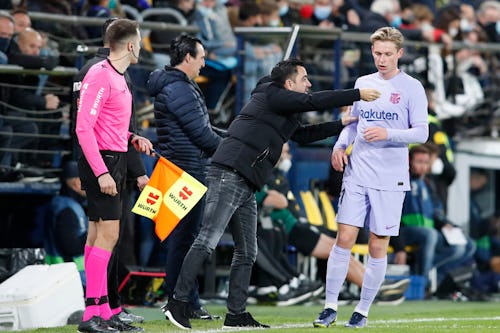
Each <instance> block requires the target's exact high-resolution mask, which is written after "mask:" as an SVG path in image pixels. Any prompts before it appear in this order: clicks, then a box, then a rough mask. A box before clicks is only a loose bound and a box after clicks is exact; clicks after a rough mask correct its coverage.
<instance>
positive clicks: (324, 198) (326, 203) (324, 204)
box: [318, 191, 337, 231]
mask: <svg viewBox="0 0 500 333" xmlns="http://www.w3.org/2000/svg"><path fill="white" fill-rule="evenodd" d="M318 195H319V200H320V203H321V208H322V211H323V217H324V218H325V221H326V227H327V228H328V229H330V230H332V231H337V220H336V219H335V209H334V208H333V205H332V202H331V201H330V198H329V197H328V193H326V191H320V192H319V194H318Z"/></svg>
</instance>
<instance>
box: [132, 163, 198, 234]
mask: <svg viewBox="0 0 500 333" xmlns="http://www.w3.org/2000/svg"><path fill="white" fill-rule="evenodd" d="M206 191H207V187H206V186H205V185H203V184H202V183H200V182H199V181H198V180H196V179H195V178H194V177H193V176H191V175H190V174H188V173H187V172H185V171H184V170H182V169H181V168H179V167H178V166H177V165H175V164H174V163H172V162H170V161H169V160H167V159H166V158H164V157H161V156H160V158H159V159H158V162H157V163H156V166H155V168H154V170H153V173H152V174H151V178H150V179H149V182H148V184H147V185H146V187H144V189H143V190H142V192H141V195H140V196H139V198H138V199H137V202H136V203H135V205H134V208H132V212H134V213H136V214H138V215H142V216H145V217H147V218H150V219H151V220H153V221H154V222H155V223H156V227H155V231H156V235H157V236H158V238H160V239H161V240H162V241H163V240H164V239H165V238H167V237H168V235H169V234H170V232H172V230H174V228H175V227H176V226H177V224H178V223H179V221H180V220H181V219H182V218H183V217H184V216H186V214H187V213H189V211H190V210H191V209H192V208H193V207H194V206H195V205H196V203H197V202H198V201H199V200H200V199H201V197H203V195H204V194H205V192H206Z"/></svg>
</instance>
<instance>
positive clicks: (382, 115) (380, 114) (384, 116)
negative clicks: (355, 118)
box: [359, 109, 399, 121]
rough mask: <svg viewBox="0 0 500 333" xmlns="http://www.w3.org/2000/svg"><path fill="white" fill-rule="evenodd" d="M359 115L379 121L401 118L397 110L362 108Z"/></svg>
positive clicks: (368, 119) (369, 119) (367, 119)
mask: <svg viewBox="0 0 500 333" xmlns="http://www.w3.org/2000/svg"><path fill="white" fill-rule="evenodd" d="M359 116H360V117H361V118H363V119H365V120H366V121H379V120H399V115H398V114H397V113H396V112H385V111H373V110H372V109H369V110H360V111H359Z"/></svg>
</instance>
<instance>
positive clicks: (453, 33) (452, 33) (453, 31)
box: [448, 28, 458, 38]
mask: <svg viewBox="0 0 500 333" xmlns="http://www.w3.org/2000/svg"><path fill="white" fill-rule="evenodd" d="M448 34H449V35H450V36H451V37H453V38H454V37H456V36H457V35H458V29H457V28H450V29H448Z"/></svg>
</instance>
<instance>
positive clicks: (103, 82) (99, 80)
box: [76, 19, 152, 332]
mask: <svg viewBox="0 0 500 333" xmlns="http://www.w3.org/2000/svg"><path fill="white" fill-rule="evenodd" d="M106 38H107V39H108V40H109V45H110V53H109V57H108V58H107V59H105V60H102V61H101V62H98V63H96V64H95V65H93V66H92V67H91V68H90V69H89V71H88V72H87V74H86V75H85V78H84V79H83V81H82V90H81V92H80V100H79V105H78V106H79V108H78V115H77V123H76V134H77V136H78V141H79V143H80V147H81V149H82V156H81V157H80V160H79V174H80V178H81V180H82V188H84V189H85V191H86V193H87V198H88V203H89V205H88V207H89V208H88V216H89V232H88V235H87V242H86V245H85V249H84V256H85V259H84V260H85V273H86V278H87V288H86V299H87V301H86V304H87V306H86V309H85V312H84V314H83V318H82V321H81V323H80V324H79V325H78V330H79V331H80V332H112V331H114V330H115V329H117V330H119V331H122V330H127V331H135V332H138V331H143V330H142V329H141V328H138V327H133V326H130V325H127V324H125V323H124V322H122V320H121V319H120V318H119V317H118V316H117V315H116V314H114V313H113V312H112V311H111V308H110V304H109V300H108V297H107V295H108V288H107V285H108V281H107V280H108V279H107V269H108V264H109V260H110V258H111V255H112V251H113V249H114V247H115V245H116V242H117V241H118V238H119V229H120V218H121V212H122V209H123V207H122V202H121V199H122V195H123V191H124V190H125V181H126V172H127V156H126V155H127V154H126V152H127V150H128V142H129V141H130V142H131V143H132V144H133V145H134V147H135V148H136V150H137V151H139V152H144V153H146V154H148V155H149V154H151V149H152V144H151V142H150V141H149V140H148V139H146V138H144V137H141V136H138V135H136V134H133V133H131V132H130V131H129V126H130V117H131V115H132V94H131V92H130V89H129V88H128V85H127V82H126V80H125V78H124V76H123V74H122V73H124V72H125V71H126V70H127V68H128V67H129V66H130V65H131V64H136V63H137V62H138V58H139V52H140V49H141V36H140V32H139V26H138V23H137V22H136V21H131V20H127V19H120V20H115V21H114V22H113V23H111V24H110V25H109V27H108V29H107V30H106ZM113 91H115V92H119V94H113V93H112V92H113ZM96 101H98V102H97V103H96ZM117 110H118V111H119V112H118V111H117ZM110 133H111V134H110ZM109 327H112V328H113V329H110V328H109Z"/></svg>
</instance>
